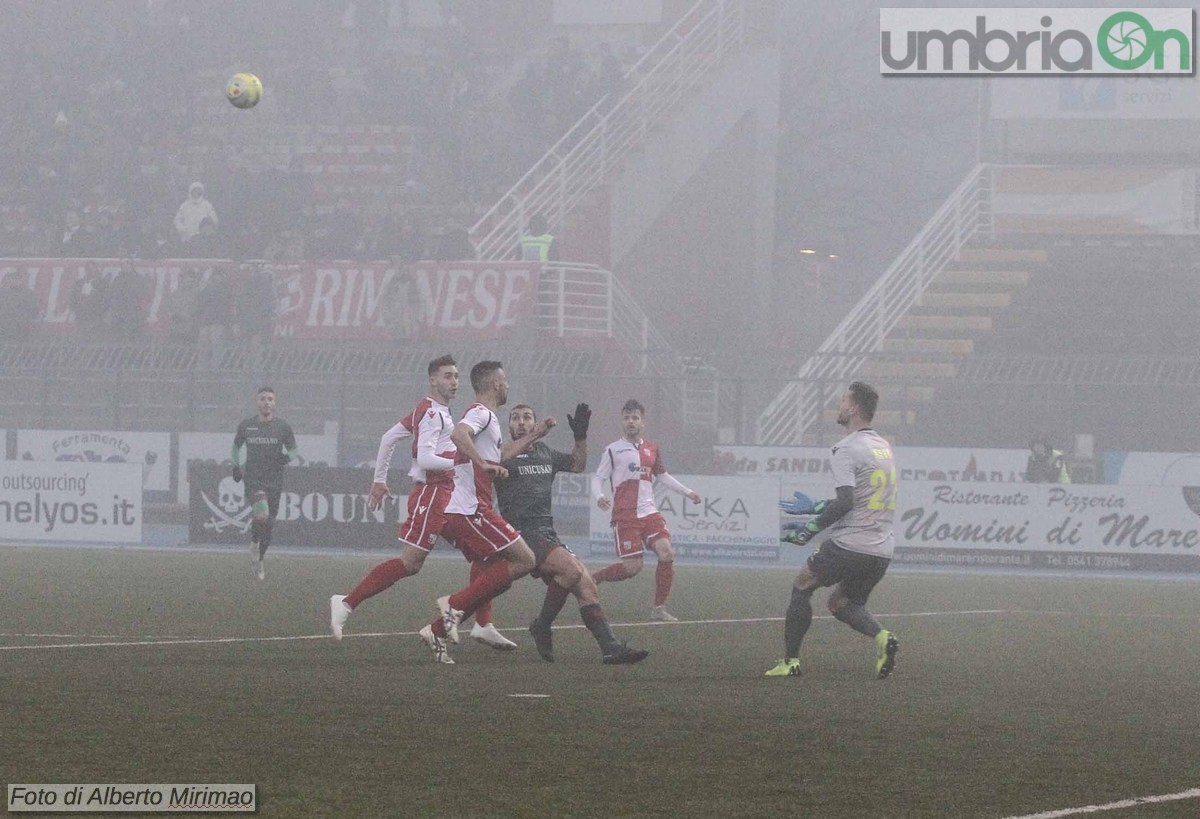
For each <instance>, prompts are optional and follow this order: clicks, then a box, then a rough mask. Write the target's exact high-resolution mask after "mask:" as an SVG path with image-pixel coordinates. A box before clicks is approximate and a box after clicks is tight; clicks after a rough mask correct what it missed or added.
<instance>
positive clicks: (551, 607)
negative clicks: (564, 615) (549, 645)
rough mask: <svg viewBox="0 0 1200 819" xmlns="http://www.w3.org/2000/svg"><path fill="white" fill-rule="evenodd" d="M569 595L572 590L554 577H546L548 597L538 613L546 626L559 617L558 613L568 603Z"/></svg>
mask: <svg viewBox="0 0 1200 819" xmlns="http://www.w3.org/2000/svg"><path fill="white" fill-rule="evenodd" d="M569 596H570V592H568V591H567V590H566V589H564V588H563V587H562V586H560V585H558V584H557V583H555V582H554V581H553V580H552V579H550V578H546V599H545V600H543V601H542V611H541V613H539V614H538V620H540V621H541V623H542V624H543V625H546V626H548V625H550V624H551V623H553V622H554V618H556V617H558V613H559V612H560V611H562V610H563V606H564V605H566V602H567V597H569Z"/></svg>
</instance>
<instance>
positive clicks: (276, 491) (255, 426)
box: [231, 387, 296, 580]
mask: <svg viewBox="0 0 1200 819" xmlns="http://www.w3.org/2000/svg"><path fill="white" fill-rule="evenodd" d="M254 402H255V404H256V405H257V406H258V415H255V416H253V417H251V418H247V419H246V420H245V421H242V423H240V424H238V428H237V433H235V434H234V436H233V453H232V455H231V457H232V459H233V479H234V480H235V481H239V482H240V481H242V480H243V479H245V481H246V497H247V498H249V499H250V505H251V506H252V507H253V508H254V513H253V515H252V518H251V523H250V540H251V545H250V558H251V560H252V561H253V562H254V573H255V575H256V576H257V577H258V579H259V580H263V579H264V578H265V577H266V571H265V569H264V568H263V558H264V557H265V556H266V554H267V548H268V547H269V546H270V545H271V525H272V524H273V523H274V522H275V516H276V515H277V514H279V495H280V494H281V493H282V492H283V468H284V467H285V466H286V465H287V464H288V462H289V461H291V460H292V459H293V458H295V457H296V436H295V435H294V434H293V433H292V427H291V425H290V424H288V422H287V421H285V420H283V419H282V418H279V417H276V415H275V390H274V389H272V388H271V387H262V388H260V389H259V391H258V393H257V394H256V395H255V397H254ZM243 446H245V447H246V466H245V469H243V468H242V461H241V449H242V447H243Z"/></svg>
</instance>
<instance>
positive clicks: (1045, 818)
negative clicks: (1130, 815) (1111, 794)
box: [1005, 788, 1200, 819]
mask: <svg viewBox="0 0 1200 819" xmlns="http://www.w3.org/2000/svg"><path fill="white" fill-rule="evenodd" d="M1184 799H1200V788H1192V789H1191V790H1189V791H1180V792H1179V793H1164V794H1162V795H1160V796H1138V797H1134V798H1133V799H1122V800H1120V801H1118V802H1109V803H1107V804H1105V805H1084V806H1082V807H1078V808H1063V809H1062V810H1048V811H1045V812H1043V813H1028V814H1025V815H1024V816H1008V817H1005V819H1060V817H1063V816H1079V815H1080V814H1083V813H1100V812H1101V811H1108V810H1121V809H1122V808H1136V807H1137V806H1139V805H1155V804H1158V803H1160V802H1179V801H1182V800H1184Z"/></svg>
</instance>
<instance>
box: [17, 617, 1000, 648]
mask: <svg viewBox="0 0 1200 819" xmlns="http://www.w3.org/2000/svg"><path fill="white" fill-rule="evenodd" d="M1021 613H1023V612H1020V611H1010V610H1007V609H970V610H966V611H918V612H905V613H902V614H900V613H897V614H880V615H877V616H879V617H883V618H886V619H895V618H901V617H956V616H964V615H979V614H1021ZM813 619H814V620H832V619H833V617H831V616H829V615H824V616H819V617H814V618H813ZM781 622H783V618H782V617H745V618H737V619H725V620H679V621H678V622H674V623H664V622H660V621H653V622H648V623H613V624H612V625H613V627H614V628H620V629H627V628H646V627H662V626H711V625H725V624H730V623H781ZM581 628H584V626H583V625H578V624H576V625H569V626H555V627H554V629H555V630H556V631H560V630H566V629H581ZM500 631H511V632H520V631H523V629H516V628H510V629H500ZM416 634H417V632H415V631H375V632H367V633H363V634H346V635H344V638H345V639H351V638H358V639H364V638H373V637H415V636H416ZM8 636H19V637H31V636H34V635H28V634H24V635H8ZM325 639H332V638H331V636H330V635H329V634H299V635H295V636H290V637H287V636H285V637H175V638H163V637H152V638H146V639H137V638H129V639H117V640H109V641H105V642H97V643H53V644H44V645H31V646H0V651H45V650H48V649H69V648H126V647H132V646H190V645H223V644H229V643H281V642H289V641H295V640H325Z"/></svg>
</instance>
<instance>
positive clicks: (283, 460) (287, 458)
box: [275, 452, 292, 466]
mask: <svg viewBox="0 0 1200 819" xmlns="http://www.w3.org/2000/svg"><path fill="white" fill-rule="evenodd" d="M275 457H276V459H277V460H278V461H279V465H280V466H287V465H288V464H289V463H290V462H291V460H292V456H291V455H288V454H287V453H286V452H280V453H279V454H278V455H276V456H275Z"/></svg>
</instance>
